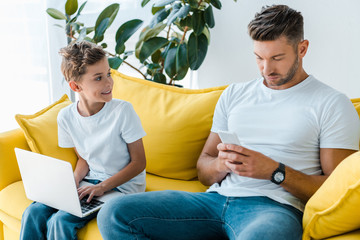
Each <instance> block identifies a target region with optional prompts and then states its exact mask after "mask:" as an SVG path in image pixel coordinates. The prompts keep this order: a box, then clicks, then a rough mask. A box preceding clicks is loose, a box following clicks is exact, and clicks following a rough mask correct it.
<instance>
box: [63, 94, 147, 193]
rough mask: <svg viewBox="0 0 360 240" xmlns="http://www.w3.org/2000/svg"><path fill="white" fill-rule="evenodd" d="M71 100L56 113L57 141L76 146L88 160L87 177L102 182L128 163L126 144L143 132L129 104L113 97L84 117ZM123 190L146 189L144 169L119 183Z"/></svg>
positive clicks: (68, 146)
mask: <svg viewBox="0 0 360 240" xmlns="http://www.w3.org/2000/svg"><path fill="white" fill-rule="evenodd" d="M77 104H78V103H73V104H71V105H69V106H67V107H65V108H63V109H62V110H61V111H60V112H59V115H58V118H57V121H58V141H59V143H58V144H59V146H60V147H63V148H72V147H75V148H76V150H77V152H78V154H79V155H80V156H81V157H82V158H83V159H85V160H86V161H87V163H88V165H89V168H90V171H89V173H88V175H87V176H86V177H85V178H86V179H97V180H101V181H104V180H106V179H108V178H109V177H111V176H113V175H115V174H116V173H118V172H119V171H120V170H121V169H123V168H124V167H125V166H126V165H128V164H129V162H130V155H129V151H128V148H127V144H128V143H132V142H135V141H136V140H138V139H140V138H142V137H144V136H145V135H146V133H145V131H144V130H143V128H142V125H141V121H140V118H139V117H138V115H137V114H136V112H135V111H134V109H133V107H132V105H131V103H129V102H126V101H123V100H119V99H112V100H111V101H110V102H107V103H105V105H104V107H103V108H102V109H101V110H100V111H99V112H98V113H96V114H94V115H92V116H89V117H83V116H81V115H80V114H79V112H78V110H77ZM118 189H119V190H120V191H121V192H123V193H125V194H128V193H136V192H144V191H145V170H144V171H143V172H142V173H140V174H139V175H137V176H136V177H134V178H132V179H131V180H130V181H128V182H126V183H124V184H122V185H120V186H118Z"/></svg>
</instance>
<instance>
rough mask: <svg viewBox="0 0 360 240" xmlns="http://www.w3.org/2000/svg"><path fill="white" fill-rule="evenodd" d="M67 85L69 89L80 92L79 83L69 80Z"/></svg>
mask: <svg viewBox="0 0 360 240" xmlns="http://www.w3.org/2000/svg"><path fill="white" fill-rule="evenodd" d="M69 87H70V88H71V90H73V91H74V92H81V87H80V86H79V84H77V83H76V82H75V81H70V82H69Z"/></svg>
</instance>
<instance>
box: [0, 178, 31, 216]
mask: <svg viewBox="0 0 360 240" xmlns="http://www.w3.org/2000/svg"><path fill="white" fill-rule="evenodd" d="M9 199H11V200H9ZM31 203H32V201H31V200H29V199H27V198H26V195H25V189H24V185H23V183H22V181H18V182H15V183H13V184H10V185H9V186H7V187H6V188H4V189H3V190H1V191H0V210H1V211H3V212H4V213H6V214H7V215H9V216H11V217H14V218H16V219H19V220H20V219H21V217H22V214H23V212H24V211H25V209H26V208H27V207H28V206H29V205H30V204H31Z"/></svg>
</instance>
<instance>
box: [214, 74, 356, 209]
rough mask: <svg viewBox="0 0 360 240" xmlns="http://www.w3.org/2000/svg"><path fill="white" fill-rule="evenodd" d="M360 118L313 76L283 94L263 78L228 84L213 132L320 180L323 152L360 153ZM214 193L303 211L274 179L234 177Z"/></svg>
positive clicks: (217, 112)
mask: <svg viewBox="0 0 360 240" xmlns="http://www.w3.org/2000/svg"><path fill="white" fill-rule="evenodd" d="M359 128H360V123H359V117H358V115H357V113H356V110H355V108H354V107H353V104H352V103H351V101H350V100H349V99H348V98H347V97H346V96H345V95H344V94H341V93H339V92H338V91H336V90H334V89H333V88H331V87H329V86H327V85H325V84H324V83H322V82H320V81H318V80H317V79H315V78H314V77H313V76H309V77H308V78H307V79H305V80H304V81H303V82H301V83H299V84H297V85H295V86H293V87H291V88H289V89H285V90H273V89H270V88H268V87H266V86H265V85H264V83H263V79H262V78H261V79H257V80H254V81H250V82H246V83H237V84H232V85H230V86H229V87H228V88H227V89H226V90H225V91H224V92H223V94H222V95H221V97H220V99H219V101H218V103H217V105H216V108H215V113H214V118H213V126H212V129H211V131H212V132H215V133H217V132H218V131H220V130H222V131H231V132H235V133H236V134H237V135H238V137H239V139H240V141H241V142H242V144H243V146H244V147H246V148H249V149H251V150H254V151H258V152H260V153H262V154H264V155H266V156H268V157H270V158H272V159H273V160H275V161H278V162H282V163H284V164H285V165H287V166H289V167H291V168H294V169H296V170H298V171H301V172H303V173H305V174H309V175H320V174H321V173H322V172H321V166H320V161H319V159H320V157H319V149H320V148H341V149H353V150H358V149H359V135H360V130H359ZM208 191H210V192H218V193H219V194H222V195H225V196H233V197H240V196H267V197H269V198H271V199H274V200H276V201H278V202H281V203H284V204H290V205H292V206H294V207H296V208H298V209H299V210H303V209H304V205H303V204H302V203H301V201H300V200H299V199H297V198H295V197H294V196H293V195H291V194H290V193H289V192H287V191H286V190H284V189H283V188H282V187H281V186H278V185H276V184H274V183H272V182H271V181H270V180H260V179H253V178H248V177H241V176H239V175H237V174H234V173H231V174H228V175H227V176H226V178H225V179H224V180H223V181H222V182H221V183H220V184H218V183H215V184H213V185H212V186H211V187H210V188H209V190H208Z"/></svg>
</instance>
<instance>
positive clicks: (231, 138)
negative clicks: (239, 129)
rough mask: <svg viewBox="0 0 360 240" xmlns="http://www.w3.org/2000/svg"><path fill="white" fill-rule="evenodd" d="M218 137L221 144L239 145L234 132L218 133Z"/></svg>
mask: <svg viewBox="0 0 360 240" xmlns="http://www.w3.org/2000/svg"><path fill="white" fill-rule="evenodd" d="M218 134H219V137H220V139H221V141H222V142H223V143H227V144H234V145H241V142H240V140H239V138H238V136H237V135H236V133H234V132H226V131H219V132H218Z"/></svg>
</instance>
